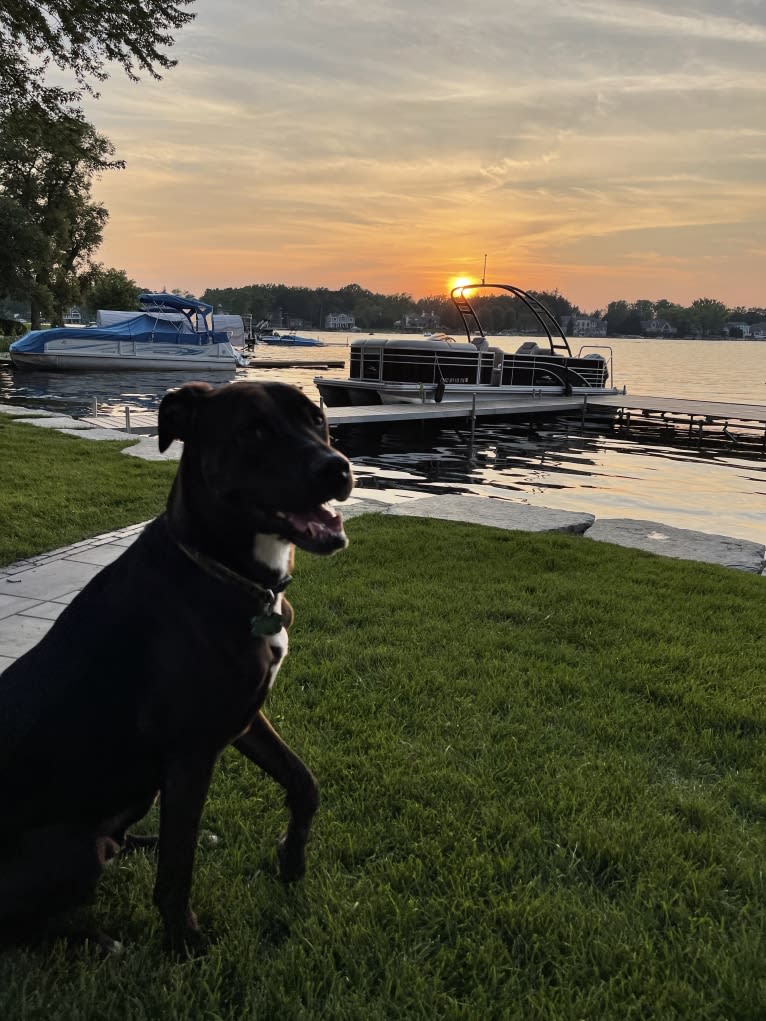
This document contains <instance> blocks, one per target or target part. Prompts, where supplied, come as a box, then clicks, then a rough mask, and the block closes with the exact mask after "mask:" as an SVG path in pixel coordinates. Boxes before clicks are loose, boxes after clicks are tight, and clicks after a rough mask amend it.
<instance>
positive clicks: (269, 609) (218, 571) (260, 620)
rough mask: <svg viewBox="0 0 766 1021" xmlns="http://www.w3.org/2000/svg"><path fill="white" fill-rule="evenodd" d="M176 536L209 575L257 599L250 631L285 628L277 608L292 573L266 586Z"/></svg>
mask: <svg viewBox="0 0 766 1021" xmlns="http://www.w3.org/2000/svg"><path fill="white" fill-rule="evenodd" d="M172 538H173V542H174V543H175V545H176V546H177V547H178V549H179V550H180V551H181V552H182V553H183V554H184V555H185V556H187V557H188V558H189V560H191V561H192V563H194V564H196V565H197V567H199V568H200V569H201V570H203V571H204V572H205V573H206V574H209V575H210V576H211V577H213V578H216V579H217V580H218V581H222V582H225V583H226V584H229V585H233V586H234V587H235V588H238V589H239V590H240V591H241V592H244V593H245V595H247V596H250V597H251V598H253V599H254V600H255V601H257V603H258V610H257V612H256V613H255V614H254V615H253V616H252V617H251V618H250V634H251V635H252V636H253V638H257V637H260V636H262V635H275V634H277V633H278V632H279V631H281V630H282V628H283V626H284V623H285V621H284V617H283V616H282V614H281V613H276V612H275V607H276V604H277V598H278V596H279V595H280V594H281V593H282V592H284V590H285V589H286V588H287V586H288V585H289V584H290V582H291V581H292V580H293V579H292V575H290V574H285V575H283V577H281V578H280V579H279V581H277V582H276V583H275V584H274V585H271V586H270V587H268V588H267V587H266V586H265V585H261V584H259V583H258V582H257V581H252V579H250V578H246V577H245V575H243V574H239V573H238V572H237V571H233V570H232V569H231V568H230V567H227V566H226V564H222V563H221V562H220V560H214V559H213V558H212V557H208V556H206V555H205V554H204V553H200V551H199V550H195V549H192V548H191V547H190V546H186V545H185V544H184V543H182V542H181V541H180V540H179V539H176V538H175V537H174V536H173V537H172Z"/></svg>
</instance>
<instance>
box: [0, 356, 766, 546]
mask: <svg viewBox="0 0 766 1021" xmlns="http://www.w3.org/2000/svg"><path fill="white" fill-rule="evenodd" d="M519 342H520V338H518V337H504V338H496V339H493V343H497V344H499V345H500V346H502V347H504V348H505V349H507V350H509V351H512V350H515V349H516V348H517V347H518V345H519ZM594 343H597V342H594ZM608 345H609V347H611V348H612V351H613V354H614V360H613V372H612V378H613V381H614V383H615V384H616V385H617V386H620V387H622V386H626V387H627V389H628V391H629V392H631V393H634V394H653V395H667V396H673V397H690V398H693V397H696V398H704V399H707V400H721V401H736V402H744V403H751V404H760V405H766V343H760V342H747V341H739V342H738V341H692V340H678V341H667V340H622V339H619V340H612V339H610V340H609V341H608ZM573 346H574V345H573ZM256 354H257V357H258V359H259V361H260V360H264V359H271V360H273V361H275V362H279V361H284V360H287V359H299V360H301V361H304V362H305V361H317V360H319V359H322V358H325V357H326V358H327V359H328V360H333V361H337V360H340V359H344V360H345V361H346V364H347V356H348V347H347V343H346V339H345V338H343V341H342V342H340V343H335V344H329V343H328V344H326V346H325V347H322V348H296V349H295V350H294V351H293V350H286V349H284V348H281V349H280V348H266V347H259V348H258V349H257V353H256ZM318 372H322V374H325V375H333V376H336V375H337V376H343V375H345V374H346V370H345V369H329V370H315V369H312V368H308V367H301V366H297V367H295V368H281V367H275V368H273V369H268V368H257V369H245V370H241V369H240V370H237V371H236V372H232V374H231V376H230V377H226V375H225V374H222V373H216V374H214V376H211V377H209V378H211V381H213V382H219V381H220V382H224V381H226V379H227V378H231V379H234V378H236V379H264V380H265V379H278V380H281V381H284V382H289V383H294V384H296V385H297V386H300V387H301V388H302V389H303V390H304V391H305V392H306V393H307V394H308V395H309V396H310V397H312V398H314V399H317V397H318V395H317V392H316V389H315V387H314V384H313V377H314V375H316V374H318ZM182 381H183V380H182V378H181V377H180V376H178V375H176V374H174V373H124V374H123V373H104V374H98V373H87V374H63V373H62V374H50V375H48V374H42V373H21V372H17V371H15V370H13V369H12V368H11V367H10V366H8V365H2V366H0V402H2V403H18V404H23V405H26V406H31V407H41V408H45V409H46V410H60V411H61V412H62V413H67V414H74V415H80V414H86V413H88V412H89V411H90V409H91V408H92V404H93V400H94V399H97V400H98V402H99V409H100V412H102V413H103V412H104V411H106V412H107V413H111V414H113V415H115V416H119V417H120V418H121V419H122V418H123V417H124V409H125V407H130V408H131V409H137V410H146V409H156V407H157V405H158V404H159V401H160V399H161V397H162V394H163V393H164V392H165V390H166V389H167V388H168V387H171V386H177V385H178V384H179V383H180V382H182ZM339 444H340V445H341V446H342V447H345V449H346V453H348V454H349V455H350V456H351V457H352V460H353V462H354V466H355V471H356V475H357V479H358V485H359V487H360V489H365V488H366V489H375V490H378V491H379V493H385V495H386V497H387V498H392V499H393V498H396V497H397V495H398V494H401V493H409V494H411V492H412V490H417V491H419V492H424V493H447V492H453V493H466V492H471V493H480V494H486V495H492V496H499V497H504V498H506V499H510V500H515V501H522V502H525V503H530V504H537V505H541V506H548V507H558V508H562V509H565V510H576V511H589V512H590V513H592V514H595V515H597V516H598V517H602V518H604V517H629V518H643V519H649V520H652V521H658V522H663V523H665V524H668V525H675V526H677V527H680V528H694V529H699V530H701V531H705V532H716V533H719V534H722V535H731V536H736V537H738V538H742V539H752V540H754V541H756V542H761V543H766V515H765V514H764V511H765V510H766V461H765V460H764V459H763V458H762V457H759V456H754V454H753V453H748V452H746V451H743V450H740V449H738V448H736V447H733V448H731V449H725V448H723V449H722V448H719V447H716V446H715V445H707V444H702V446H701V447H699V448H698V447H697V446H696V445H694V444H690V445H683V444H679V443H678V442H673V443H669V442H662V440H661V439H657V438H653V439H652V440H651V441H649V440H648V439H638V440H637V439H626V438H625V437H624V436H621V435H618V434H616V433H614V432H612V431H611V430H608V429H607V430H605V431H603V432H600V433H596V432H594V431H592V430H590V431H587V432H584V433H583V432H582V431H581V430H580V428H579V424H578V423H575V422H569V423H566V422H564V421H563V420H559V421H557V422H553V423H550V424H546V425H545V426H538V427H537V428H536V430H535V431H534V432H533V433H530V432H529V431H528V429H527V427H518V426H511V425H502V424H498V423H489V424H481V422H480V424H479V425H478V426H477V430H476V438H475V445H474V448H473V450H469V447H468V437H467V435H466V433H465V430H456V429H455V428H454V427H450V428H447V429H444V430H443V431H441V432H439V433H438V434H436V435H435V436H434V435H430V434H429V435H427V434H426V433H424V432H423V431H422V430H420V429H419V428H417V427H416V428H414V429H412V430H411V431H410V432H408V433H391V434H384V435H382V436H379V437H371V436H370V435H369V433H362V432H361V431H359V432H357V434H356V435H352V436H342V437H341V438H340V440H339ZM371 495H372V494H371Z"/></svg>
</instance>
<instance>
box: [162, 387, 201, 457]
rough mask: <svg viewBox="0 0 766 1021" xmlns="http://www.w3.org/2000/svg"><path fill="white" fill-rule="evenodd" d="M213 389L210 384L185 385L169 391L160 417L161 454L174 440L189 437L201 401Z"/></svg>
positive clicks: (163, 399)
mask: <svg viewBox="0 0 766 1021" xmlns="http://www.w3.org/2000/svg"><path fill="white" fill-rule="evenodd" d="M212 389H213V387H212V386H211V385H210V384H209V383H184V385H183V386H180V387H178V389H177V390H168V392H167V393H166V394H165V396H164V397H163V398H162V401H161V403H160V411H159V416H158V424H159V437H158V439H159V447H160V453H161V454H162V453H164V452H165V451H166V450H167V449H168V447H169V446H170V444H171V443H172V442H173V440H185V439H186V438H187V437H188V435H189V431H190V427H191V422H192V419H193V418H194V415H195V412H196V409H197V407H198V405H199V401H200V400H201V399H202V398H203V397H204V396H205V395H206V394H208V393H209V392H210V391H211V390H212Z"/></svg>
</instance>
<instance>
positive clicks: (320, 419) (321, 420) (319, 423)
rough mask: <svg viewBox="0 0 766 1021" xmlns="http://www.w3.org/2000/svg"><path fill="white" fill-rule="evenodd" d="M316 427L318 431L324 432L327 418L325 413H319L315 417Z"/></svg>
mask: <svg viewBox="0 0 766 1021" xmlns="http://www.w3.org/2000/svg"><path fill="white" fill-rule="evenodd" d="M314 425H315V426H316V427H317V429H321V430H322V432H324V427H325V417H324V413H323V412H321V411H318V412H317V413H316V415H314Z"/></svg>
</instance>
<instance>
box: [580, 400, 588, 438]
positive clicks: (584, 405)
mask: <svg viewBox="0 0 766 1021" xmlns="http://www.w3.org/2000/svg"><path fill="white" fill-rule="evenodd" d="M587 417H588V395H587V394H583V398H582V421H581V423H580V428H581V429H582V430H583V431H585V422H586V420H587Z"/></svg>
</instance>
